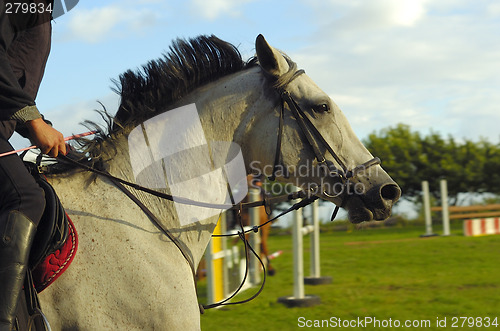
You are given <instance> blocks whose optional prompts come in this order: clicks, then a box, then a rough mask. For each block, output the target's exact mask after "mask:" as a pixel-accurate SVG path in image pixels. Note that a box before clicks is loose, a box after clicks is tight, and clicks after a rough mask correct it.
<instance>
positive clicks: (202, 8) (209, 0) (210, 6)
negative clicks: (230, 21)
mask: <svg viewBox="0 0 500 331" xmlns="http://www.w3.org/2000/svg"><path fill="white" fill-rule="evenodd" d="M252 1H254V0H192V3H191V8H192V10H193V11H194V12H195V13H196V15H197V16H201V17H203V18H205V19H208V20H211V21H213V20H215V19H217V18H219V17H220V16H224V15H228V16H233V17H234V16H240V15H241V14H242V11H241V7H242V6H243V5H244V4H246V3H249V2H252Z"/></svg>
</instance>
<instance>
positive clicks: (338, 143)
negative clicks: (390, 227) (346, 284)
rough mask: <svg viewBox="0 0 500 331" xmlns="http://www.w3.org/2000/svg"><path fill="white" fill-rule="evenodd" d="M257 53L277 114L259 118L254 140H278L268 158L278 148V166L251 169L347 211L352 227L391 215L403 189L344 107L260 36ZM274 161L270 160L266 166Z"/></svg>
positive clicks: (265, 91)
mask: <svg viewBox="0 0 500 331" xmlns="http://www.w3.org/2000/svg"><path fill="white" fill-rule="evenodd" d="M256 52H257V56H256V58H257V60H258V63H259V65H260V68H261V73H262V75H263V77H264V79H263V80H262V88H263V90H264V94H266V95H267V97H268V98H271V99H272V100H273V101H272V104H273V111H271V112H268V113H266V114H263V115H262V116H260V118H259V119H258V120H256V121H257V122H258V125H256V127H257V126H260V127H259V128H258V132H259V133H258V135H259V136H257V134H255V135H256V136H255V137H253V139H258V141H264V139H263V138H264V137H263V136H262V133H263V132H267V133H268V136H267V137H265V138H266V141H271V142H274V141H278V142H277V143H274V145H273V143H271V145H272V147H267V150H266V153H267V154H268V155H269V153H270V152H271V150H272V149H273V148H274V151H273V152H271V154H273V153H275V154H273V155H275V158H274V166H273V167H269V166H267V167H262V166H260V167H259V166H258V165H257V166H255V165H256V163H255V164H254V165H251V168H252V171H253V172H262V174H264V175H266V176H268V177H273V176H274V175H277V178H278V179H279V180H280V181H285V182H289V183H292V184H294V185H296V186H298V187H301V188H302V189H305V190H307V191H308V192H311V193H312V194H314V195H316V196H318V197H320V198H322V199H324V200H328V201H331V202H333V203H335V204H336V205H337V206H341V207H344V208H345V209H347V211H348V217H349V220H350V221H351V222H353V223H359V222H363V221H370V220H384V219H386V218H387V217H389V216H390V214H391V209H392V206H393V205H394V203H395V202H396V201H397V200H398V199H399V197H400V195H401V190H400V188H399V187H398V185H397V184H396V183H395V182H394V181H393V180H392V179H391V177H390V176H389V175H388V174H387V173H386V172H385V171H384V170H383V169H382V167H381V166H380V160H378V159H377V158H374V157H373V155H371V154H370V152H369V151H368V150H367V149H366V148H365V146H364V145H363V144H362V142H361V141H360V140H359V139H358V138H357V137H356V135H355V133H354V131H353V129H352V128H351V126H350V125H349V122H348V121H347V119H346V117H345V116H344V114H343V113H342V111H341V110H340V108H339V107H338V106H337V105H336V104H335V102H334V101H333V100H332V99H331V98H330V97H329V96H328V95H327V94H326V93H325V92H324V91H322V90H321V89H320V88H319V87H318V86H317V85H316V84H315V83H314V81H313V80H312V79H311V78H310V77H308V76H307V75H306V74H305V73H304V71H303V70H297V68H296V64H295V63H294V62H293V61H291V59H290V58H288V57H287V56H286V55H284V54H283V53H281V52H279V51H278V50H276V49H275V48H273V47H272V46H270V45H269V44H268V43H267V41H266V40H265V39H264V37H263V36H262V35H259V36H258V37H257V40H256ZM277 128H278V129H277ZM260 145H262V144H260ZM257 149H260V150H262V149H266V148H265V147H263V146H260V147H257ZM272 162H273V160H270V159H269V158H267V162H264V163H266V164H268V165H269V164H271V163H272ZM254 166H255V167H254Z"/></svg>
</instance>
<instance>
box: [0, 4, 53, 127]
mask: <svg viewBox="0 0 500 331" xmlns="http://www.w3.org/2000/svg"><path fill="white" fill-rule="evenodd" d="M44 1H45V0H35V1H27V0H25V1H24V2H36V3H38V4H40V5H39V7H38V8H41V9H40V13H36V14H23V13H22V12H21V11H20V10H18V12H17V13H16V7H12V6H11V5H10V4H9V3H13V1H5V0H0V120H1V121H4V120H12V119H15V120H17V121H18V122H20V123H23V122H26V121H27V120H31V119H36V118H39V117H41V115H40V113H39V112H38V110H37V108H36V106H35V98H36V94H37V92H38V88H39V86H40V83H41V80H42V77H43V73H44V70H45V64H46V61H47V58H48V55H49V52H50V38H51V27H50V17H51V16H50V12H48V11H44V10H43V8H50V7H47V6H48V4H47V3H46V2H44ZM15 2H23V1H15ZM52 2H53V0H51V1H50V3H52ZM6 11H8V12H6Z"/></svg>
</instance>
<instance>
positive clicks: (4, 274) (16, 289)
mask: <svg viewBox="0 0 500 331" xmlns="http://www.w3.org/2000/svg"><path fill="white" fill-rule="evenodd" d="M14 126H15V125H14V124H13V123H9V121H0V153H4V152H8V151H11V150H12V146H11V145H10V144H9V142H8V138H9V137H10V135H11V134H12V129H13V127H14ZM44 208H45V197H44V193H43V190H42V189H41V188H40V187H39V186H38V184H37V183H36V182H35V180H34V179H33V177H32V176H31V175H30V174H29V173H28V171H27V170H26V168H25V167H24V165H23V163H22V161H21V159H20V158H19V156H17V155H15V154H14V155H9V156H6V157H0V331H4V330H11V325H12V323H13V321H14V314H15V310H16V306H17V301H18V298H19V293H20V292H21V289H22V285H23V282H24V276H25V272H26V267H27V263H28V258H29V251H30V247H31V243H32V241H33V237H34V235H35V232H36V226H37V224H38V222H39V221H40V218H41V216H42V214H43V210H44Z"/></svg>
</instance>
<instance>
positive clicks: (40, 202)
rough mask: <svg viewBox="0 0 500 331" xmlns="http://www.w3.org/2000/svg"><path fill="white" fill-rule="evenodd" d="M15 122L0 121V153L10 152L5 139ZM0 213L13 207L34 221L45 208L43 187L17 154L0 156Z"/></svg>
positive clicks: (38, 218) (8, 144)
mask: <svg viewBox="0 0 500 331" xmlns="http://www.w3.org/2000/svg"><path fill="white" fill-rule="evenodd" d="M14 128H15V121H0V154H1V153H5V152H9V151H12V150H13V148H12V146H11V145H10V143H9V141H8V139H9V138H10V136H11V135H12V133H13V132H14ZM0 208H1V211H0V215H3V214H6V213H8V212H9V211H11V210H17V211H20V212H22V213H24V214H25V215H26V216H27V217H29V218H30V219H31V220H32V221H33V223H35V224H38V223H39V222H40V218H41V217H42V214H43V211H44V209H45V195H44V192H43V190H42V189H41V188H40V186H38V184H37V183H36V182H35V180H34V179H33V176H31V174H30V173H29V172H28V170H26V168H25V166H24V164H23V162H22V160H21V158H20V157H19V156H18V155H17V154H12V155H9V156H4V157H0Z"/></svg>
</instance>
